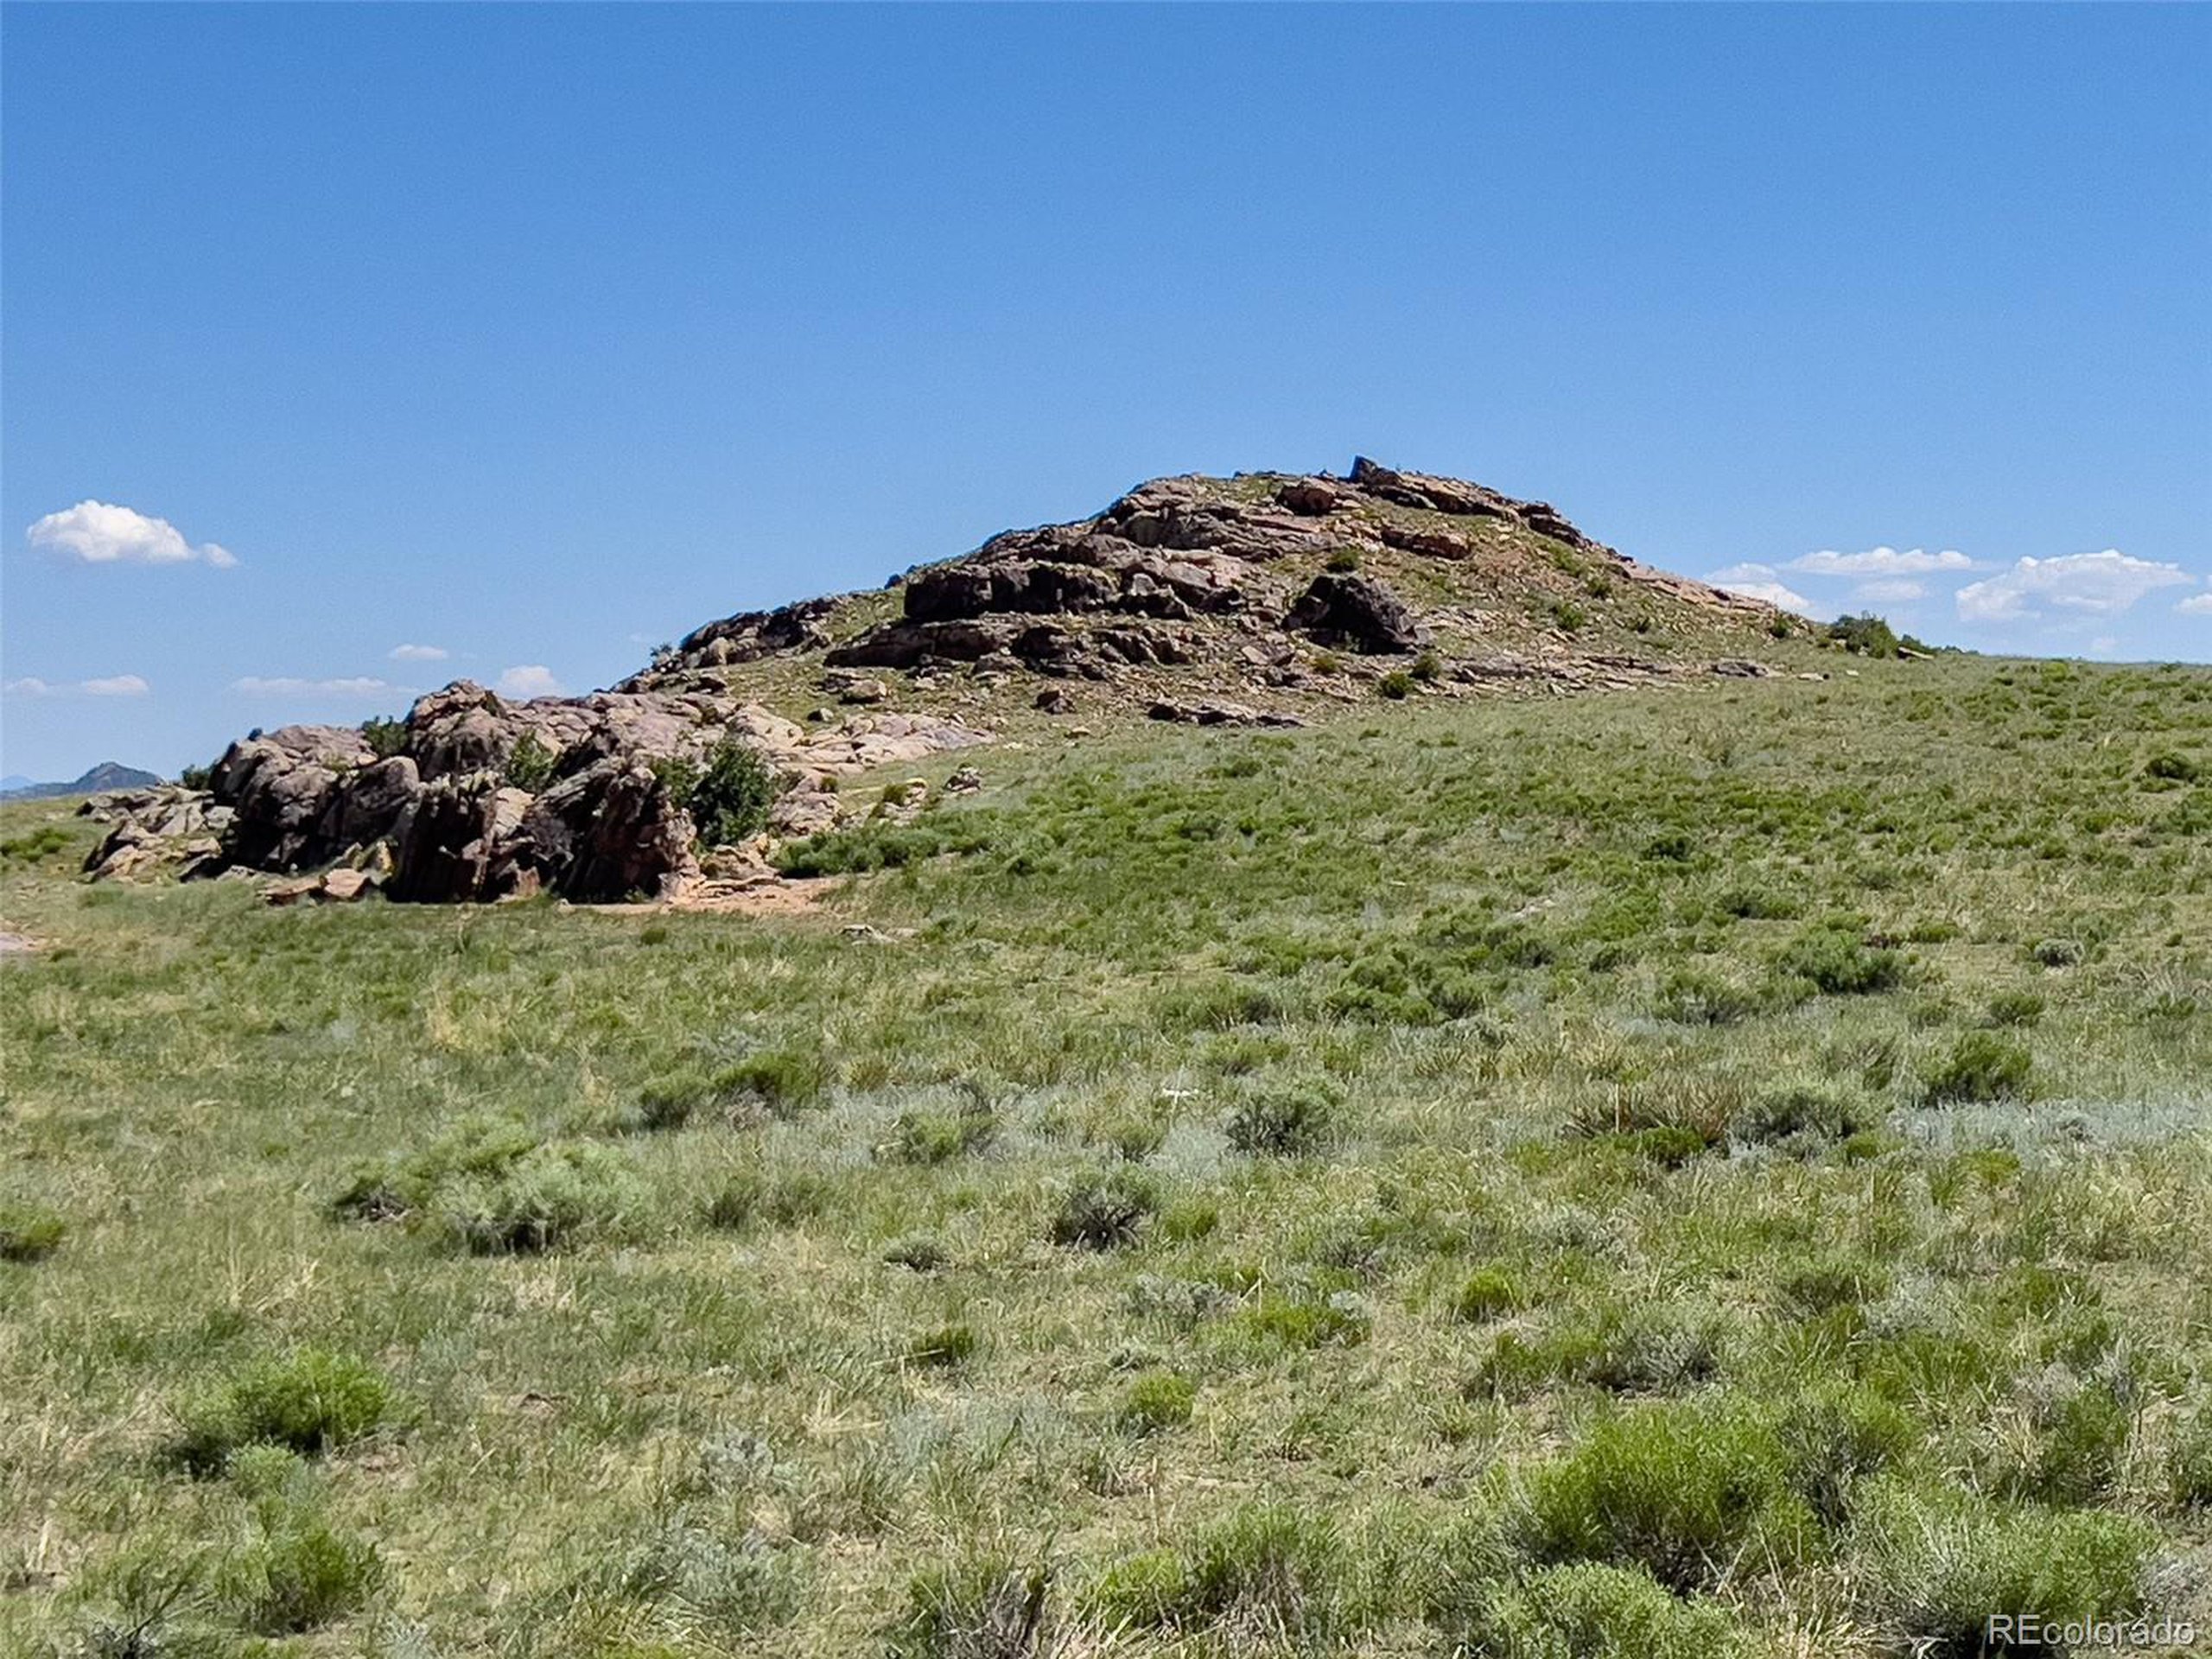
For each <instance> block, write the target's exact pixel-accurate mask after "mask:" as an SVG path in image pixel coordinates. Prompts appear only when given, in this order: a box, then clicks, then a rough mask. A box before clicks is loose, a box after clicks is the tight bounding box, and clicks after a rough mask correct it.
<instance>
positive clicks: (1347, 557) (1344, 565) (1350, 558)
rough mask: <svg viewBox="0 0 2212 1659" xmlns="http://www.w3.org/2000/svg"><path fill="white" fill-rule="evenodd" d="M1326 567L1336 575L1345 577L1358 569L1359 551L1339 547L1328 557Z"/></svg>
mask: <svg viewBox="0 0 2212 1659" xmlns="http://www.w3.org/2000/svg"><path fill="white" fill-rule="evenodd" d="M1327 565H1328V569H1331V570H1333V571H1335V572H1336V573H1337V574H1338V575H1349V574H1351V572H1352V571H1354V570H1357V569H1359V550H1358V549H1357V548H1356V547H1340V548H1338V550H1336V551H1335V552H1333V553H1332V554H1330V555H1329V557H1328V562H1327Z"/></svg>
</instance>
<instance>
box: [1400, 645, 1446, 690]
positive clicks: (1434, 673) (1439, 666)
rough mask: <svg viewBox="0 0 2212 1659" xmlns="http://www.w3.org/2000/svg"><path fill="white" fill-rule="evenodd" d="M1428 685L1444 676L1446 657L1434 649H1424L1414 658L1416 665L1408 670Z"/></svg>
mask: <svg viewBox="0 0 2212 1659" xmlns="http://www.w3.org/2000/svg"><path fill="white" fill-rule="evenodd" d="M1407 672H1408V673H1409V674H1411V675H1412V676H1413V677H1414V678H1415V679H1416V680H1419V681H1420V682H1421V683H1422V684H1424V685H1426V684H1427V683H1430V682H1431V681H1433V680H1438V679H1441V678H1442V677H1443V676H1444V659H1443V658H1441V657H1439V656H1438V655H1437V654H1436V653H1435V652H1433V651H1424V652H1421V655H1419V656H1418V657H1416V658H1414V665H1413V666H1412V667H1411V668H1410V669H1408V670H1407Z"/></svg>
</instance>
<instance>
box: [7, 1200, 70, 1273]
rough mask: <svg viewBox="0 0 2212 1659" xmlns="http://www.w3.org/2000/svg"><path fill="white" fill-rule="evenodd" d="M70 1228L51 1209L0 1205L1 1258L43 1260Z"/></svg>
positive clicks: (20, 1260)
mask: <svg viewBox="0 0 2212 1659" xmlns="http://www.w3.org/2000/svg"><path fill="white" fill-rule="evenodd" d="M68 1232H69V1224H67V1222H65V1221H63V1220H62V1219H61V1217H59V1216H57V1215H55V1214H54V1212H53V1211H50V1210H27V1209H21V1208H18V1207H16V1206H15V1205H9V1206H7V1207H5V1208H0V1262H43V1261H45V1260H46V1258H47V1257H48V1256H49V1255H53V1254H54V1252H55V1251H56V1250H58V1249H60V1248H61V1241H62V1240H63V1239H64V1238H65V1237H67V1236H68Z"/></svg>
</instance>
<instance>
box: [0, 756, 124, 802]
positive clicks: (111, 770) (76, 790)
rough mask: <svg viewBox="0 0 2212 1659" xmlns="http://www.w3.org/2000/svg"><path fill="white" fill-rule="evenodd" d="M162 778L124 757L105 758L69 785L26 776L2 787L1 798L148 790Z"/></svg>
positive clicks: (68, 783) (17, 799)
mask: <svg viewBox="0 0 2212 1659" xmlns="http://www.w3.org/2000/svg"><path fill="white" fill-rule="evenodd" d="M161 781H162V779H161V774H160V773H158V772H141V771H139V770H138V769H137V767H136V766H124V764H123V763H122V762H121V761H120V760H103V761H101V762H100V763H99V765H98V766H93V767H91V768H90V769H89V770H87V771H86V772H85V774H84V775H83V776H82V777H80V778H73V779H70V780H69V782H67V783H66V784H41V783H35V782H33V781H32V780H30V779H20V780H18V781H16V783H14V784H12V785H10V786H9V787H8V788H6V789H0V800H11V801H35V800H50V799H54V798H59V797H61V796H65V795H92V794H96V793H98V792H99V791H102V790H111V789H145V788H149V787H151V786H153V785H156V784H158V783H160V782H161Z"/></svg>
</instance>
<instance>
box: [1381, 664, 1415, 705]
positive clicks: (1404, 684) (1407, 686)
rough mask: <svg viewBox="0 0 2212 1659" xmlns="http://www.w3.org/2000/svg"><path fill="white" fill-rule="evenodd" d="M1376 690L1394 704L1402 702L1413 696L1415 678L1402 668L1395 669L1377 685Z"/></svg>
mask: <svg viewBox="0 0 2212 1659" xmlns="http://www.w3.org/2000/svg"><path fill="white" fill-rule="evenodd" d="M1375 689H1376V690H1377V691H1379V692H1381V693H1382V694H1383V696H1386V697H1388V698H1389V699H1390V700H1391V701H1392V702H1401V701H1402V700H1403V699H1405V698H1407V697H1409V696H1412V695H1413V690H1414V677H1413V676H1412V675H1410V674H1408V672H1406V671H1405V670H1404V669H1402V668H1394V669H1392V670H1391V671H1389V673H1388V674H1385V675H1384V676H1383V677H1382V678H1381V679H1379V680H1377V681H1376V683H1375Z"/></svg>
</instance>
